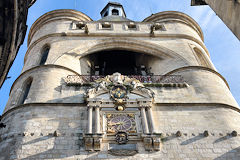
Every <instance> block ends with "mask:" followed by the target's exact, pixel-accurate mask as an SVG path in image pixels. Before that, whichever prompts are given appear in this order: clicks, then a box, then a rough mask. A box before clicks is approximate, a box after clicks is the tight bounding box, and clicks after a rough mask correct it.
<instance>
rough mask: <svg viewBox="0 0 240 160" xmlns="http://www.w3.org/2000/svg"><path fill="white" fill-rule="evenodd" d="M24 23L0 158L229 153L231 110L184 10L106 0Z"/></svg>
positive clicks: (234, 152)
mask: <svg viewBox="0 0 240 160" xmlns="http://www.w3.org/2000/svg"><path fill="white" fill-rule="evenodd" d="M101 13H102V19H100V20H98V21H93V20H92V19H91V18H89V17H88V16H87V15H85V14H83V13H81V12H79V11H75V10H55V11H52V12H49V13H46V14H44V15H43V16H41V17H40V18H39V19H38V20H37V21H36V22H35V23H34V24H33V26H32V27H31V30H30V33H29V36H28V50H27V53H26V55H25V59H24V67H23V70H22V73H21V75H19V77H18V78H17V80H16V81H15V82H14V84H13V86H12V89H11V92H10V97H9V101H8V103H7V105H6V108H5V111H4V113H3V116H2V119H1V126H2V127H1V128H0V150H1V152H0V159H1V160H5V159H85V158H88V159H97V158H99V159H118V158H121V159H131V158H132V159H134V158H135V159H153V158H156V159H184V160H185V159H204V160H206V159H239V158H240V153H239V145H240V138H239V135H238V133H239V132H240V126H239V123H240V114H239V109H238V107H239V106H238V104H237V103H236V101H235V99H234V98H233V96H232V94H231V92H230V89H229V87H228V84H227V81H226V80H225V79H224V77H222V76H221V74H219V73H218V72H217V71H216V69H215V67H214V65H213V64H212V62H211V60H210V55H209V53H208V50H207V48H206V46H205V45H204V39H203V34H202V31H201V29H200V27H199V25H198V24H197V23H196V22H195V21H194V20H193V19H192V18H191V17H189V16H188V15H186V14H184V13H181V12H174V11H167V12H159V13H157V14H153V15H151V16H149V17H147V18H146V19H144V20H143V21H142V22H135V21H132V20H129V19H127V18H126V14H125V12H124V9H123V7H122V6H121V5H120V4H118V3H109V4H108V5H107V6H106V7H105V8H104V10H103V11H102V12H101Z"/></svg>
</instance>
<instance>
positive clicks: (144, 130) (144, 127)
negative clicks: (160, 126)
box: [140, 107, 149, 134]
mask: <svg viewBox="0 0 240 160" xmlns="http://www.w3.org/2000/svg"><path fill="white" fill-rule="evenodd" d="M140 110H141V116H142V124H143V133H145V134H148V133H149V129H148V122H147V116H146V111H145V107H141V108H140Z"/></svg>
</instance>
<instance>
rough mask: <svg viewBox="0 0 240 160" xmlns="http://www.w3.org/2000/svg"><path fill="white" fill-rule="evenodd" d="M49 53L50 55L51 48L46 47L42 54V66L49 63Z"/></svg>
mask: <svg viewBox="0 0 240 160" xmlns="http://www.w3.org/2000/svg"><path fill="white" fill-rule="evenodd" d="M48 53H49V47H46V48H45V49H44V50H43V52H42V57H41V60H40V65H44V64H45V63H46V61H47V57H48Z"/></svg>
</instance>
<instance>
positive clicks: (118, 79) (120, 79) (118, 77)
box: [112, 73, 123, 84]
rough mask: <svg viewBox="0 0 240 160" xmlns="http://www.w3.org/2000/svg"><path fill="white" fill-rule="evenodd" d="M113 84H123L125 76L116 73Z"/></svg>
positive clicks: (113, 76)
mask: <svg viewBox="0 0 240 160" xmlns="http://www.w3.org/2000/svg"><path fill="white" fill-rule="evenodd" d="M112 82H113V84H123V76H122V75H121V74H120V73H114V74H113V75H112Z"/></svg>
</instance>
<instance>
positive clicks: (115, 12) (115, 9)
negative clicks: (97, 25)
mask: <svg viewBox="0 0 240 160" xmlns="http://www.w3.org/2000/svg"><path fill="white" fill-rule="evenodd" d="M100 14H101V16H102V18H104V17H107V16H121V17H124V18H126V13H125V11H124V8H123V6H122V5H121V4H120V3H117V2H108V4H107V5H106V6H105V7H104V8H103V10H102V11H101V12H100Z"/></svg>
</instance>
